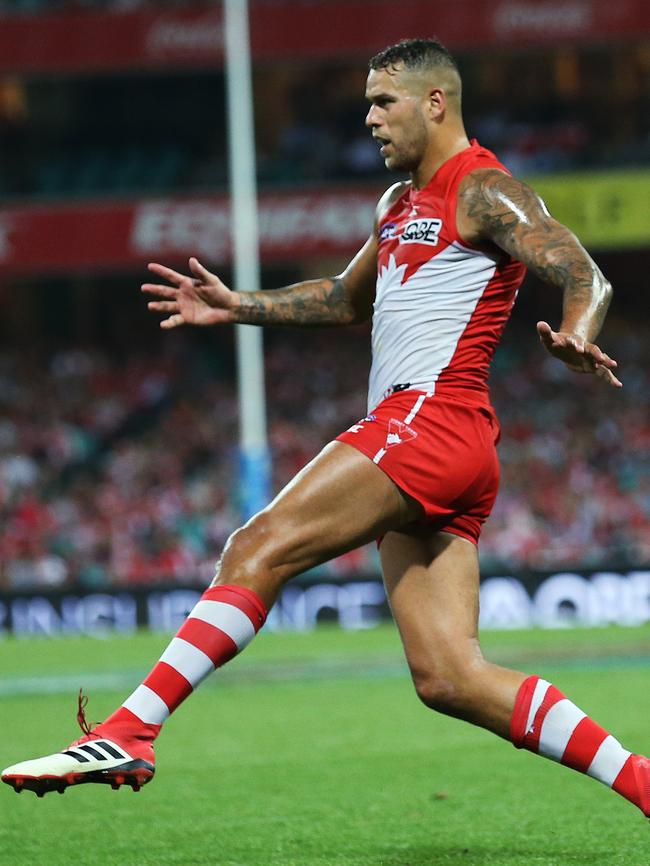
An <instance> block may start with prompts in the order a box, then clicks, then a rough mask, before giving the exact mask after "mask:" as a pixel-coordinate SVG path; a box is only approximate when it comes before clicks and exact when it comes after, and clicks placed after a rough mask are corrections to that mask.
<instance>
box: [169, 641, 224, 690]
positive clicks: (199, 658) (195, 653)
mask: <svg viewBox="0 0 650 866" xmlns="http://www.w3.org/2000/svg"><path fill="white" fill-rule="evenodd" d="M160 661H161V662H165V663H166V664H168V665H171V667H173V668H174V669H175V670H177V671H178V673H179V674H182V675H183V676H184V677H185V679H186V680H188V681H189V682H190V683H192V687H193V688H196V686H198V684H199V683H200V682H201V681H202V680H203V679H205V677H207V675H208V674H210V673H212V671H213V670H214V663H213V661H212V659H211V658H210V656H209V655H207V654H206V653H204V652H203V650H200V649H198V647H195V646H194V644H191V643H189V642H188V641H186V640H183V638H180V637H175V638H174V639H173V640H172V642H171V643H170V644H169V646H168V647H167V649H166V650H165V652H164V653H163V654H162V656H161V657H160Z"/></svg>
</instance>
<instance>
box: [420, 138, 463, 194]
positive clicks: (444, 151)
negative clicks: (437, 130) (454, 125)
mask: <svg viewBox="0 0 650 866" xmlns="http://www.w3.org/2000/svg"><path fill="white" fill-rule="evenodd" d="M469 146H470V143H469V139H468V138H467V135H466V133H465V130H464V129H462V128H461V129H460V130H455V131H454V132H453V133H448V134H447V135H445V136H444V137H442V136H440V137H439V138H438V140H437V141H435V142H431V145H430V147H429V148H428V150H427V152H426V154H425V156H424V159H423V160H422V162H421V163H420V165H419V166H418V167H417V168H416V169H415V171H412V172H411V182H412V184H413V188H414V189H422V188H423V187H425V186H426V185H427V184H428V183H429V181H430V180H431V178H432V177H433V176H434V174H435V173H436V172H437V171H438V169H439V168H440V166H441V165H443V164H444V163H445V162H447V160H448V159H451V157H452V156H456V154H457V153H460V152H461V151H462V150H465V149H466V148H468V147H469Z"/></svg>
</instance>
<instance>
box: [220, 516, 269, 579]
mask: <svg viewBox="0 0 650 866" xmlns="http://www.w3.org/2000/svg"><path fill="white" fill-rule="evenodd" d="M271 538H272V533H271V527H270V526H269V521H268V519H267V518H266V517H265V515H264V514H263V513H262V514H257V515H256V516H255V517H254V518H252V519H251V520H249V521H248V523H246V524H245V525H244V526H242V527H240V528H239V529H236V530H235V532H233V533H232V535H231V536H230V537H229V539H228V541H227V542H226V546H225V547H224V550H223V554H222V556H221V567H222V569H227V570H228V571H234V572H236V573H237V574H238V575H241V576H242V577H244V576H245V575H246V574H247V573H249V572H250V573H259V571H260V570H263V569H264V568H265V567H266V561H267V560H268V559H269V555H270V552H271V545H270V544H269V540H270V539H271Z"/></svg>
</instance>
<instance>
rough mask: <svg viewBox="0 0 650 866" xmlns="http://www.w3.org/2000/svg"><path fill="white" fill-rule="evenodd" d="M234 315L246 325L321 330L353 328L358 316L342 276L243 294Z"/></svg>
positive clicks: (240, 295)
mask: <svg viewBox="0 0 650 866" xmlns="http://www.w3.org/2000/svg"><path fill="white" fill-rule="evenodd" d="M239 298H240V303H239V305H238V306H237V307H235V308H234V310H233V312H234V314H235V318H236V321H237V322H240V323H241V324H243V325H292V326H298V327H301V326H302V327H305V326H306V327H310V326H311V327H319V326H327V325H350V324H353V323H354V322H355V321H356V314H355V310H354V307H353V305H352V302H351V299H350V296H349V293H348V290H347V288H346V286H345V283H344V282H343V280H342V279H341V278H340V277H333V278H332V279H322V280H308V281H306V282H304V283H296V284H295V285H293V286H287V287H286V288H284V289H272V290H271V291H265V292H241V293H240V294H239Z"/></svg>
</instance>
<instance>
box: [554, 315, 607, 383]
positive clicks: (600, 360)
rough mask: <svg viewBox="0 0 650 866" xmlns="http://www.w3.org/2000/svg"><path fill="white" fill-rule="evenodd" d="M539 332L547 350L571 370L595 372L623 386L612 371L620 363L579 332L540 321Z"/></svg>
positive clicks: (601, 377) (602, 377) (605, 379)
mask: <svg viewBox="0 0 650 866" xmlns="http://www.w3.org/2000/svg"><path fill="white" fill-rule="evenodd" d="M537 333H538V334H539V339H540V340H541V343H542V346H544V348H545V349H546V351H547V352H549V353H550V354H551V355H553V357H554V358H558V359H559V360H560V361H563V362H564V363H565V364H566V365H567V367H568V368H569V369H570V370H574V371H575V372H576V373H594V374H595V375H596V376H598V377H599V378H600V379H603V380H604V381H605V382H607V383H608V384H609V385H613V386H614V387H615V388H622V387H623V383H622V382H620V381H619V380H618V379H617V378H616V376H615V375H614V373H613V372H612V370H615V369H616V367H617V366H618V364H617V363H616V361H614V360H612V358H610V357H609V355H606V354H605V353H604V352H602V351H601V350H600V349H599V348H598V346H597V345H596V344H595V343H589V342H587V340H585V339H584V338H583V337H579V336H578V335H577V334H568V333H565V332H563V331H554V330H553V329H552V328H551V326H550V325H549V324H548V322H538V323H537Z"/></svg>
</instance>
